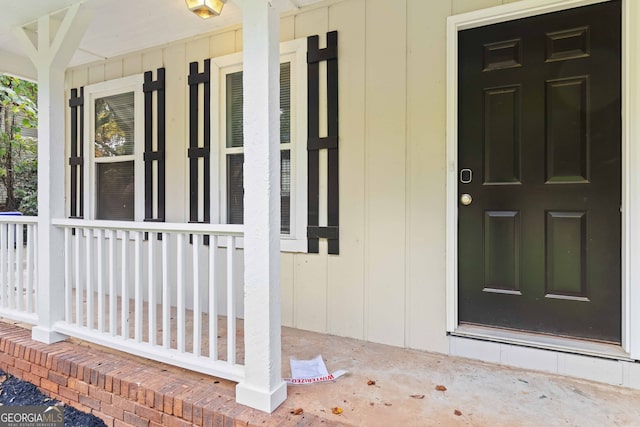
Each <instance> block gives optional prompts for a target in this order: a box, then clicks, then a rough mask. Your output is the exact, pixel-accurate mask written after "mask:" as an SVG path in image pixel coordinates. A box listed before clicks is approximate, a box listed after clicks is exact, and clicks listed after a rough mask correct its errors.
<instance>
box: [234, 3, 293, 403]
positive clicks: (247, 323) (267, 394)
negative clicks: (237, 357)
mask: <svg viewBox="0 0 640 427" xmlns="http://www.w3.org/2000/svg"><path fill="white" fill-rule="evenodd" d="M270 3H271V2H268V1H267V0H244V1H242V5H243V12H242V13H243V45H244V66H243V88H244V91H243V95H244V149H245V150H244V189H245V196H244V230H245V232H244V245H245V249H244V260H245V261H244V312H245V320H244V334H245V338H244V343H245V344H244V345H245V378H244V381H242V382H240V383H239V384H238V386H237V387H236V401H237V402H238V403H241V404H243V405H247V406H250V407H252V408H256V409H259V410H262V411H265V412H273V411H274V410H275V409H276V408H277V407H278V406H279V405H280V404H281V403H282V402H284V400H285V399H286V398H287V387H286V383H284V382H283V381H282V373H281V359H282V354H281V338H280V328H281V325H280V113H279V99H280V65H279V64H280V60H279V26H280V21H279V19H280V18H279V13H278V12H277V11H276V10H275V9H274V8H272V6H271V5H270Z"/></svg>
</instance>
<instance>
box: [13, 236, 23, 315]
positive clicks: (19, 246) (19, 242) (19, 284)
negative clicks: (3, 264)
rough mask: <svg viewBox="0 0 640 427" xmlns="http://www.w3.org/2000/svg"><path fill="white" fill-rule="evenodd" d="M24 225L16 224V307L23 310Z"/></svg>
mask: <svg viewBox="0 0 640 427" xmlns="http://www.w3.org/2000/svg"><path fill="white" fill-rule="evenodd" d="M23 229H24V227H23V225H22V224H16V225H15V230H16V278H17V280H16V309H17V310H18V311H22V306H23V304H22V301H23V298H24V266H23V265H22V263H23V261H24V254H23V251H24V234H23Z"/></svg>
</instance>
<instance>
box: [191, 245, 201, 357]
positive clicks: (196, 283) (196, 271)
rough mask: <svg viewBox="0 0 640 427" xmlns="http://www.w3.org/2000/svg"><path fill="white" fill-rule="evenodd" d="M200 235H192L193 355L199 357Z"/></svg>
mask: <svg viewBox="0 0 640 427" xmlns="http://www.w3.org/2000/svg"><path fill="white" fill-rule="evenodd" d="M200 237H201V236H200V235H199V234H194V235H193V245H192V247H193V257H192V258H193V259H192V260H191V261H192V265H193V311H192V313H193V354H195V355H196V356H200V354H201V353H202V351H201V350H202V348H201V345H200V339H201V336H202V313H201V311H200V268H199V265H198V258H199V257H198V255H199V253H200Z"/></svg>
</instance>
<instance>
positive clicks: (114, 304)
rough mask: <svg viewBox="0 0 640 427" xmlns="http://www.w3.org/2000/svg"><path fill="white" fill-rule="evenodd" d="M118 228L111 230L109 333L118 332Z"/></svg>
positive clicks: (113, 334)
mask: <svg viewBox="0 0 640 427" xmlns="http://www.w3.org/2000/svg"><path fill="white" fill-rule="evenodd" d="M117 237H118V236H117V234H116V230H109V333H110V334H111V336H112V337H115V336H116V335H117V334H118V292H117V290H116V263H117V262H118V259H117V258H116V243H117V242H116V240H117Z"/></svg>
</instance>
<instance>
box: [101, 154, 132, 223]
mask: <svg viewBox="0 0 640 427" xmlns="http://www.w3.org/2000/svg"><path fill="white" fill-rule="evenodd" d="M96 167H97V171H96V172H97V173H96V175H97V187H98V188H97V192H98V206H97V208H98V211H97V213H96V218H97V219H112V220H123V221H133V220H134V200H135V193H134V181H133V162H117V163H97V164H96Z"/></svg>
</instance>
